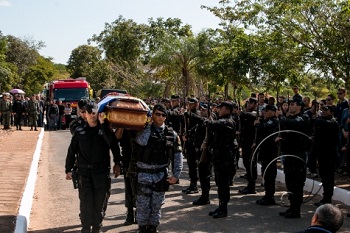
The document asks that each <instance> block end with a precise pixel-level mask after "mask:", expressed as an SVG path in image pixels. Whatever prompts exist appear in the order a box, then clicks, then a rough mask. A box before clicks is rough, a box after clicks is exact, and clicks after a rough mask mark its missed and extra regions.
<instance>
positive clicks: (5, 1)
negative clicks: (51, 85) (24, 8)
mask: <svg viewBox="0 0 350 233" xmlns="http://www.w3.org/2000/svg"><path fill="white" fill-rule="evenodd" d="M1 6H11V2H10V1H8V0H0V7H1Z"/></svg>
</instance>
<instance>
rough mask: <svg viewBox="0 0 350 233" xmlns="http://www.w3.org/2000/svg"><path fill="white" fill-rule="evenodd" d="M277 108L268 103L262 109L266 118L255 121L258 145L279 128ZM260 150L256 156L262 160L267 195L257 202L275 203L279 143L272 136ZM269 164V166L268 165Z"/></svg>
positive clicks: (261, 203) (262, 203) (260, 203)
mask: <svg viewBox="0 0 350 233" xmlns="http://www.w3.org/2000/svg"><path fill="white" fill-rule="evenodd" d="M276 110H277V109H276V106H275V105H266V106H265V107H264V108H263V110H262V112H263V118H264V119H263V120H262V121H259V120H256V121H255V122H254V124H255V127H256V128H257V135H258V137H257V139H258V140H257V142H256V144H257V145H258V144H260V142H262V140H264V139H265V138H267V137H268V136H269V135H271V134H272V133H274V131H275V130H276V129H278V119H277V117H276ZM258 151H259V153H258V155H256V156H258V160H259V161H261V173H262V174H264V188H265V196H263V197H262V198H261V199H259V200H257V201H256V203H257V204H259V205H274V204H275V199H274V194H275V180H276V175H277V162H276V157H277V145H276V142H275V137H272V136H271V137H269V138H267V139H266V140H265V141H264V142H263V143H262V144H261V146H260V147H259V150H258ZM270 163H271V164H270ZM269 164H270V165H269ZM268 165H269V167H267V166H268Z"/></svg>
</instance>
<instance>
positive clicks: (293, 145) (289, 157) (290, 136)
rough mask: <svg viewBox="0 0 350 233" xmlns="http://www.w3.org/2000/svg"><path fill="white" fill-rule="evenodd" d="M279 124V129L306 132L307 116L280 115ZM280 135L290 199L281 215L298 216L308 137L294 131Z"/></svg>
mask: <svg viewBox="0 0 350 233" xmlns="http://www.w3.org/2000/svg"><path fill="white" fill-rule="evenodd" d="M280 124H281V130H294V131H298V132H301V133H307V132H308V127H309V123H308V118H307V117H306V116H303V115H302V113H299V114H296V115H290V116H288V117H284V116H280ZM281 137H282V138H283V140H282V141H281V151H282V154H284V155H286V157H285V159H284V174H285V182H286V186H287V189H288V192H289V197H288V198H289V201H290V208H289V209H288V210H287V211H286V212H283V213H281V215H282V216H285V217H286V218H297V217H300V206H301V204H302V202H303V188H304V183H305V180H306V164H305V160H306V151H307V149H308V148H307V144H308V138H307V137H305V136H302V135H300V134H299V133H294V132H288V133H283V134H281ZM294 156H295V157H294Z"/></svg>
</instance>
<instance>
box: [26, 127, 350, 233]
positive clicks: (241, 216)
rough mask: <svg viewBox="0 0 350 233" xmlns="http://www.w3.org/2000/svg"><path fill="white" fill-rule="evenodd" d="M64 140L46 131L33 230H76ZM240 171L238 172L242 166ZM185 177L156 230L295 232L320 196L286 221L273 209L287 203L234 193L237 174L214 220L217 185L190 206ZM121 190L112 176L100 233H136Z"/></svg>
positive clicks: (170, 197) (59, 134)
mask: <svg viewBox="0 0 350 233" xmlns="http://www.w3.org/2000/svg"><path fill="white" fill-rule="evenodd" d="M69 141H70V134H69V132H68V131H52V132H45V136H44V141H43V148H42V155H41V162H40V165H39V170H38V181H37V184H36V192H35V200H34V203H33V209H32V214H31V220H30V226H29V230H30V232H32V233H54V232H79V229H80V226H79V223H80V222H79V217H78V213H79V210H78V206H79V204H78V203H79V202H78V194H77V190H74V189H73V186H72V183H71V181H66V180H65V174H64V162H65V155H66V151H67V146H68V143H69ZM185 168H186V166H185ZM239 173H242V170H240V171H239ZM238 175H239V174H238ZM186 176H187V175H186V171H185V172H183V176H182V179H181V181H180V185H177V186H173V187H171V190H170V191H169V192H168V193H167V195H166V203H165V205H164V206H163V216H162V220H161V225H160V227H159V230H160V231H161V232H169V233H171V232H259V233H260V232H266V233H268V232H295V231H298V230H301V229H304V228H306V227H307V226H308V225H309V223H310V219H311V217H312V213H313V212H314V210H315V207H314V206H313V205H312V203H313V202H314V201H317V200H319V197H315V199H313V200H312V201H310V202H309V203H307V204H305V205H303V206H302V218H300V219H285V218H283V217H280V216H278V212H280V211H284V210H285V209H286V207H282V206H280V205H275V206H271V207H263V206H259V205H256V204H255V200H256V199H258V198H259V195H261V194H262V193H257V194H255V195H248V196H242V195H239V194H238V193H237V190H238V189H240V188H242V186H244V184H245V181H244V180H243V179H241V178H237V179H236V180H235V184H234V187H232V188H231V194H232V195H231V201H230V203H229V216H228V217H227V218H225V219H213V218H211V217H209V216H208V215H207V213H208V212H209V211H211V210H213V209H215V208H216V205H217V204H218V199H217V196H216V188H214V185H213V188H212V190H211V198H212V203H211V204H210V205H206V206H199V207H194V206H192V204H191V202H192V201H193V200H194V199H195V198H197V197H198V196H199V195H192V196H191V195H184V194H182V193H181V190H182V189H183V188H184V187H186V186H187V185H188V184H189V182H188V181H187V179H186ZM278 189H279V190H280V192H278V194H277V195H278V198H279V197H281V195H282V193H283V191H284V186H283V185H279V186H278ZM123 190H124V188H123V179H122V177H119V178H117V179H113V184H112V196H111V199H110V201H109V207H108V209H107V215H106V218H105V220H104V226H103V230H104V232H108V233H112V232H136V229H137V225H131V226H123V222H124V220H125V211H126V209H125V207H124V201H123V200H124V192H123ZM259 190H260V191H262V188H260V187H259ZM340 207H341V208H343V207H344V206H343V205H340ZM345 211H347V210H345ZM341 232H350V223H349V218H347V219H346V220H345V223H344V226H343V228H342V231H341Z"/></svg>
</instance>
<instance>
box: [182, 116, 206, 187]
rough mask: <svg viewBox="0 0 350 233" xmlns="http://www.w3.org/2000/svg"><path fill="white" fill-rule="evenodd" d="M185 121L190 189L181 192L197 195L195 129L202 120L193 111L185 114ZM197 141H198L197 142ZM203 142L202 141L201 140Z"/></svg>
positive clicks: (198, 154) (197, 150)
mask: <svg viewBox="0 0 350 233" xmlns="http://www.w3.org/2000/svg"><path fill="white" fill-rule="evenodd" d="M184 117H185V119H184V120H185V121H186V127H187V129H186V143H185V150H186V154H187V165H188V175H189V177H190V182H191V183H190V187H188V188H187V189H185V190H183V192H184V193H186V194H190V193H198V188H197V181H198V165H197V164H198V160H199V158H200V155H201V153H200V150H199V149H200V146H199V148H198V145H196V144H195V140H196V137H197V133H198V132H197V129H198V127H199V126H201V125H202V124H203V118H202V117H200V113H199V111H198V110H196V109H195V110H193V111H191V112H185V115H184ZM197 141H198V140H197ZM202 142H203V140H202Z"/></svg>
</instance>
